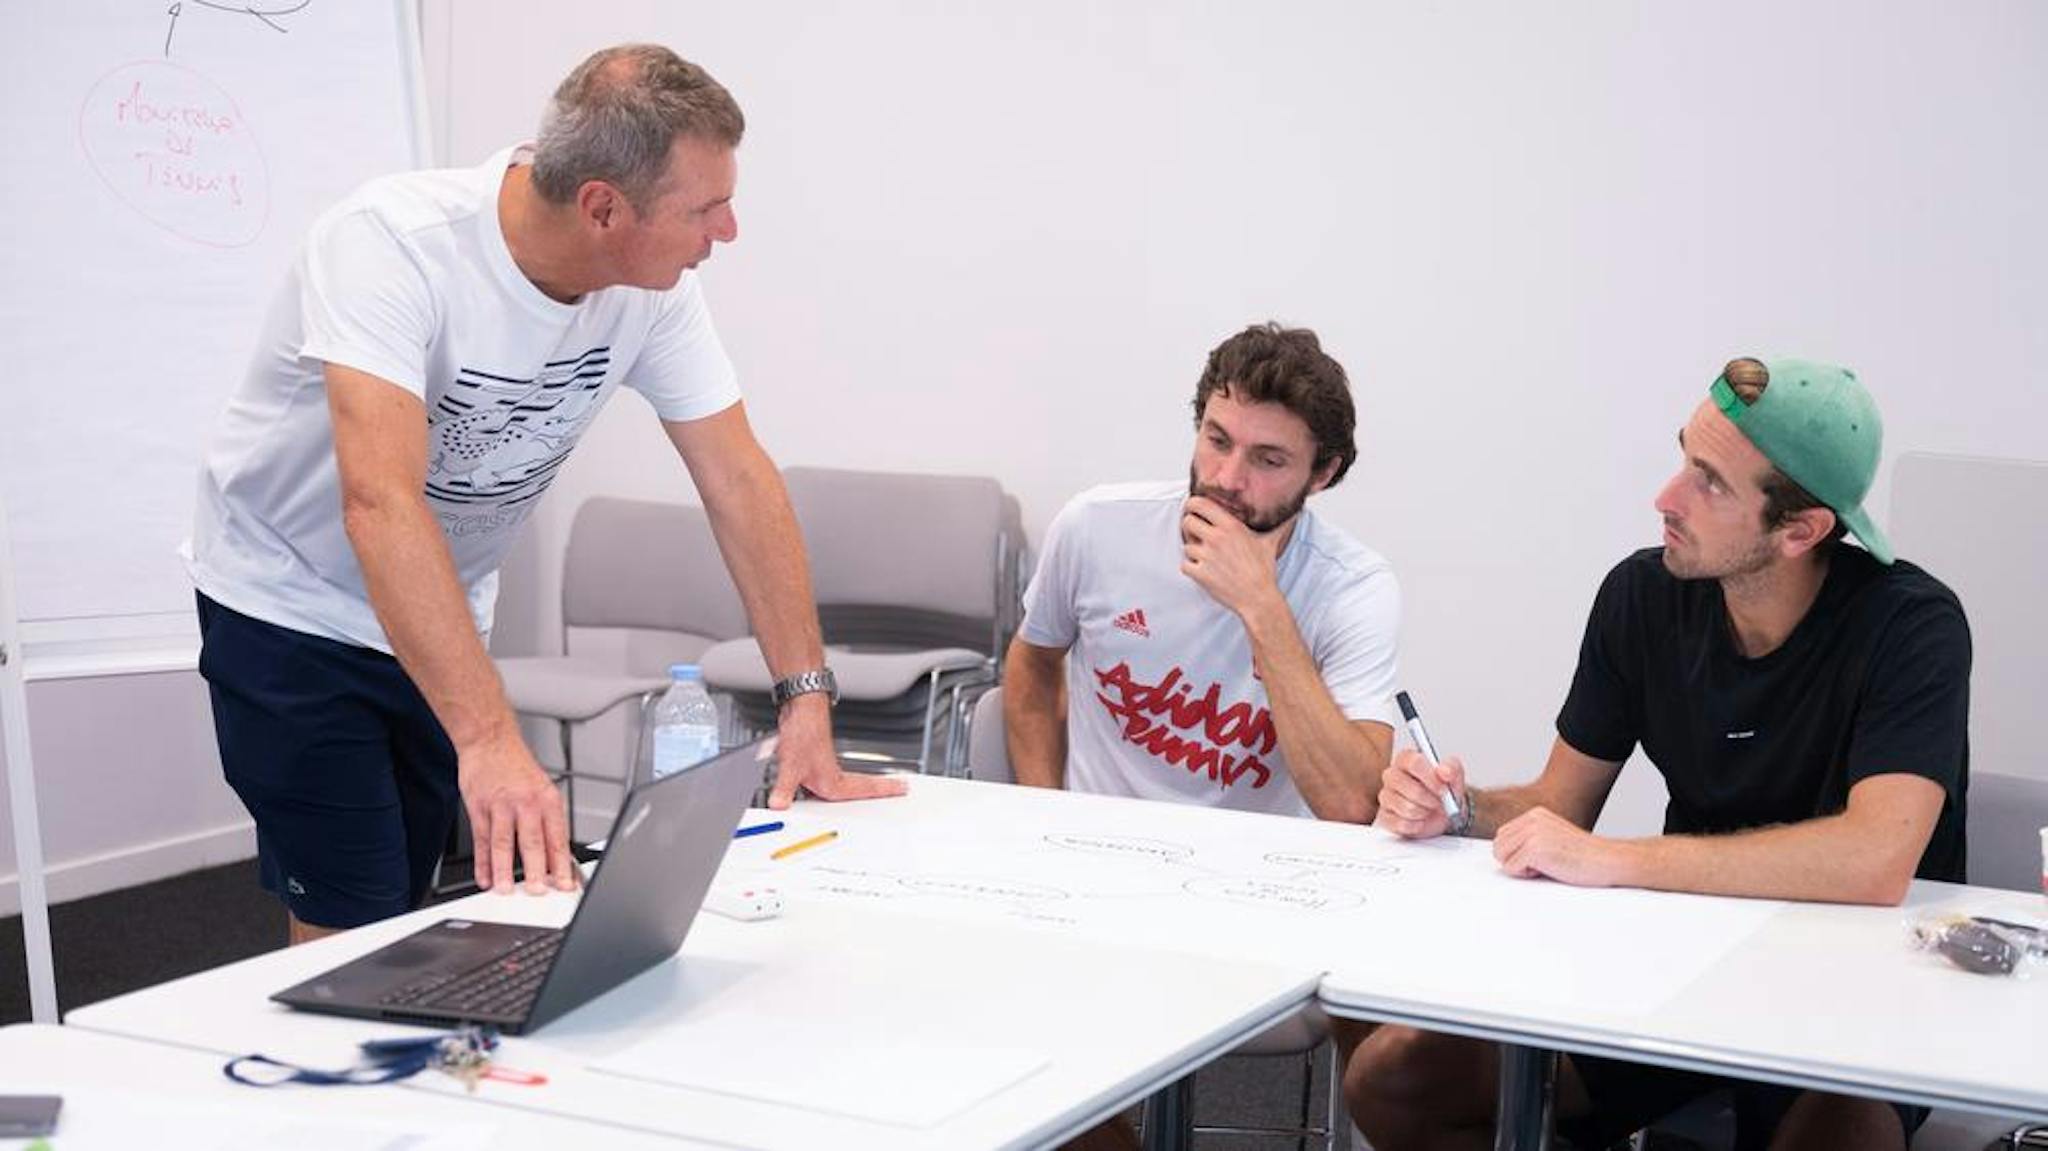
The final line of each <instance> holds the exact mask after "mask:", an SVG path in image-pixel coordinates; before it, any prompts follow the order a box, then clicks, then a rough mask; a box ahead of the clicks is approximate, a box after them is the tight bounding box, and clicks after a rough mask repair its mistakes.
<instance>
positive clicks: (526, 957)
mask: <svg viewBox="0 0 2048 1151" xmlns="http://www.w3.org/2000/svg"><path fill="white" fill-rule="evenodd" d="M561 949H562V933H561V932H559V931H556V932H551V933H549V934H547V935H543V936H541V937H539V938H537V939H530V940H527V941H526V942H525V943H522V944H520V945H519V946H517V947H514V948H513V949H512V950H510V951H507V952H504V953H503V954H500V955H499V956H497V957H496V958H494V959H492V960H491V961H490V962H488V963H485V964H483V965H481V966H478V967H474V968H471V969H470V970H468V971H465V972H462V973H460V974H455V975H431V976H428V977H427V978H425V979H421V980H418V981H416V982H413V983H409V984H407V985H406V986H404V987H401V988H399V989H398V990H396V991H393V992H392V993H390V994H389V995H386V996H385V997H384V999H383V1001H382V1002H383V1004H384V1005H385V1006H386V1007H431V1008H435V1009H437V1010H441V1011H452V1012H460V1013H463V1014H466V1015H505V1016H519V1015H524V1014H526V1011H527V1009H528V1008H530V1007H532V1006H533V998H534V996H535V995H537V994H539V992H540V982H541V980H543V979H546V978H547V974H548V968H550V967H552V966H554V963H555V953H556V952H558V951H560V950H561Z"/></svg>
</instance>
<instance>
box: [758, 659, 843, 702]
mask: <svg viewBox="0 0 2048 1151" xmlns="http://www.w3.org/2000/svg"><path fill="white" fill-rule="evenodd" d="M814 691H822V692H824V693H825V702H826V703H827V704H828V705H829V704H836V703H838V702H839V681H838V680H836V679H834V678H832V669H831V668H829V667H821V668H818V669H816V670H814V671H800V672H797V673H796V674H795V675H791V676H784V677H783V678H781V679H778V680H776V681H775V686H774V687H773V688H770V689H769V691H768V696H769V698H770V699H772V700H774V701H775V710H777V711H781V710H782V705H783V704H785V703H788V702H789V701H790V700H793V699H795V698H796V697H797V696H800V695H809V694H811V693H812V692H814Z"/></svg>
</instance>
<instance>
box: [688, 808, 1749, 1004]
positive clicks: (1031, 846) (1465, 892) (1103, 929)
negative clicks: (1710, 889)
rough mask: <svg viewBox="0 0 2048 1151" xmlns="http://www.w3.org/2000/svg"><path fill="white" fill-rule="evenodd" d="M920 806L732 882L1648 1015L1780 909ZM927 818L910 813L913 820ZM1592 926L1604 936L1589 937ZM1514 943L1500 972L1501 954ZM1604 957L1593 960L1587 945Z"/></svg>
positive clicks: (1307, 844) (1483, 862) (1197, 816)
mask: <svg viewBox="0 0 2048 1151" xmlns="http://www.w3.org/2000/svg"><path fill="white" fill-rule="evenodd" d="M912 786H913V788H915V789H916V790H917V792H918V794H917V795H916V796H915V797H914V799H913V800H912V801H911V802H907V803H902V804H874V805H861V806H858V807H844V808H836V809H829V810H822V811H821V810H820V809H818V808H808V809H803V808H800V809H796V810H794V811H791V812H787V813H783V814H784V817H785V818H786V819H788V820H789V828H788V831H787V832H786V833H785V835H784V836H763V837H760V839H761V840H768V841H780V840H783V839H787V840H788V841H790V842H794V841H795V840H796V839H801V838H803V837H805V836H809V835H812V834H814V833H816V832H817V831H820V830H825V829H828V828H830V829H835V830H839V831H840V832H841V834H840V837H839V838H838V839H837V840H836V841H834V842H833V843H832V844H830V845H829V846H827V847H822V848H817V849H813V850H810V851H806V852H802V853H800V854H798V855H794V856H790V857H788V858H786V859H783V860H770V859H769V858H768V853H769V852H770V851H772V850H773V849H774V848H775V847H777V846H780V845H781V843H780V842H765V843H762V842H755V841H741V842H740V843H738V844H735V845H734V848H733V851H732V854H731V855H730V856H729V857H728V859H727V865H726V866H727V870H726V873H725V874H726V876H727V877H730V878H732V879H739V880H744V881H745V882H749V883H758V884H767V885H772V886H775V887H777V888H779V889H780V890H781V891H782V892H783V894H784V896H785V899H786V900H787V901H788V902H789V904H790V906H791V908H792V910H793V911H796V910H800V906H801V903H802V902H803V901H804V900H806V899H818V900H825V901H841V902H858V903H861V904H863V905H865V906H871V907H877V908H883V909H887V910H892V911H898V912H902V913H904V914H910V915H919V916H929V917H936V918H941V919H946V920H953V921H959V920H963V919H964V920H968V921H997V922H1006V923H1012V924H1020V925H1025V926H1030V927H1036V928H1039V929H1043V930H1050V931H1058V932H1064V933H1071V934H1075V935H1079V936H1083V937H1088V938H1099V939H1108V940H1118V941H1124V942H1139V943H1146V944H1151V945H1156V946H1169V947H1171V946H1174V945H1176V942H1177V941H1187V943H1188V945H1189V946H1190V947H1191V948H1199V949H1201V950H1204V951H1207V952H1211V953H1216V952H1222V953H1227V954H1231V955H1234V956H1237V957H1240V958H1249V959H1263V960H1268V961H1285V962H1301V961H1303V960H1308V961H1311V962H1314V963H1316V964H1318V965H1319V966H1321V967H1323V969H1325V970H1327V971H1331V972H1338V973H1344V974H1346V975H1347V976H1349V977H1354V978H1361V979H1364V980H1365V981H1367V982H1369V983H1371V984H1372V985H1374V986H1375V987H1381V988H1384V989H1386V990H1388V991H1389V992H1390V993H1398V994H1400V995H1404V996H1412V997H1414V998H1417V999H1424V1000H1426V999H1430V998H1432V997H1438V996H1439V995H1440V993H1441V992H1442V991H1443V990H1445V989H1456V990H1457V991H1458V992H1460V996H1459V997H1460V998H1461V999H1463V998H1466V997H1467V996H1468V995H1469V993H1471V992H1472V991H1473V989H1474V988H1475V987H1476V988H1478V989H1479V991H1480V997H1481V998H1482V999H1485V1000H1487V1001H1489V1002H1493V1003H1496V1004H1497V1005H1498V1006H1499V1008H1500V1009H1501V1010H1503V1011H1507V1012H1510V1013H1512V1012H1513V1011H1515V1010H1516V1009H1518V1008H1521V1007H1529V1006H1534V1005H1537V1004H1543V1005H1552V1006H1555V1005H1566V1006H1572V1007H1584V1006H1587V1005H1592V1006H1593V1007H1594V1008H1595V1009H1596V1010H1598V1011H1599V1012H1600V1013H1602V1014H1609V1015H1615V1016H1631V1015H1638V1016H1639V1015H1642V1014H1645V1013H1648V1012H1652V1011H1655V1010H1657V1009H1658V1008H1659V1007H1660V1006H1662V1005H1663V1004H1665V1003H1666V1002H1668V1001H1669V1000H1671V999H1672V998H1673V997H1674V996H1677V995H1680V994H1682V993H1683V992H1684V990H1685V988H1686V987H1687V986H1688V985H1690V984H1691V983H1692V982H1693V981H1694V980H1696V979H1698V978H1699V977H1700V976H1701V975H1703V974H1705V973H1706V972H1707V971H1709V970H1710V969H1711V968H1712V967H1713V965H1714V964H1715V963H1717V962H1718V961H1720V960H1721V959H1722V958H1723V957H1725V956H1726V955H1727V954H1728V953H1729V951H1730V950H1731V949H1732V948H1735V947H1737V946H1739V945H1740V944H1741V942H1742V941H1743V940H1744V939H1745V938H1747V937H1748V936H1749V935H1750V934H1752V933H1753V932H1754V931H1755V930H1756V929H1757V928H1759V927H1761V926H1762V925H1763V923H1764V922H1765V921H1766V920H1767V919H1769V918H1770V917H1771V916H1772V915H1774V914H1776V913H1777V912H1778V911H1779V910H1781V909H1782V908H1783V906H1784V905H1783V904H1781V903H1777V902H1774V901H1770V900H1736V899H1716V898H1707V897H1697V896H1675V895H1669V894H1664V893H1649V892H1639V891H1626V890H1614V889H1604V890H1587V889H1580V888H1573V887H1570V886H1567V885H1565V884H1560V883H1553V882H1550V881H1547V880H1524V879H1515V878H1511V877H1509V876H1506V875H1504V874H1502V873H1501V871H1500V869H1499V868H1498V866H1496V865H1495V863H1494V861H1493V856H1492V851H1491V845H1490V844H1488V843H1486V842H1482V841H1472V840H1434V841H1428V842H1407V841H1403V840H1400V839H1398V838H1396V837H1394V836H1392V835H1389V834H1387V833H1385V832H1382V831H1379V830H1378V829H1375V828H1369V827H1357V826H1351V825H1343V824H1333V823H1323V822H1319V821H1315V820H1306V819H1286V818H1281V817H1272V816H1247V815H1242V814H1237V813H1230V812H1217V811H1208V810H1201V809H1194V808H1188V807H1182V806H1178V805H1173V804H1162V803H1145V802H1141V801H1127V802H1102V801H1100V800H1090V799H1089V798H1088V797H1077V796H1071V795H1067V794H1065V793H1061V792H1048V791H1040V790H1037V789H1030V788H995V787H989V786H986V785H975V784H966V783H959V782H955V781H947V780H922V779H920V780H914V781H912ZM912 825H914V826H912ZM1588 939H1593V940H1599V941H1601V942H1602V946H1600V947H1598V948H1595V949H1589V948H1588V947H1586V946H1585V945H1584V941H1586V940H1588ZM1501 949H1507V950H1510V951H1512V952H1514V954H1515V955H1516V957H1517V968H1518V973H1519V974H1518V977H1517V978H1516V979H1515V980H1514V981H1513V982H1512V984H1511V985H1500V980H1499V979H1498V972H1499V970H1500V968H1499V965H1498V962H1497V960H1496V959H1495V958H1492V956H1495V955H1497V953H1498V951H1500V950H1501ZM1589 952H1590V953H1591V954H1590V955H1589Z"/></svg>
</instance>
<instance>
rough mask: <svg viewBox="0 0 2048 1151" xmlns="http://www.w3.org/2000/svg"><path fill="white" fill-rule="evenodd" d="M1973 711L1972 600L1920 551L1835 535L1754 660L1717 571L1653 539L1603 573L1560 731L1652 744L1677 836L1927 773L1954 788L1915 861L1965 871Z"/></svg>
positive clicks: (1944, 872)
mask: <svg viewBox="0 0 2048 1151" xmlns="http://www.w3.org/2000/svg"><path fill="white" fill-rule="evenodd" d="M1969 712H1970V628H1969V624H1968V623H1967V622H1966V621H1965V620H1964V618H1963V607H1962V604H1961V603H1959V602H1958V601H1957V600H1956V597H1955V593H1953V592H1951V591H1949V590H1948V588H1946V587H1944V586H1943V585H1942V584H1941V582H1940V581H1939V580H1937V579H1935V578H1934V577H1933V576H1930V575H1928V574H1927V573H1926V572H1924V571H1921V570H1920V569H1919V568H1917V567H1915V566H1913V565H1912V564H1909V563H1905V562H1903V561H1901V562H1898V563H1894V564H1892V565H1891V566H1889V567H1886V566H1884V565H1882V564H1879V563H1878V562H1877V561H1876V560H1874V559H1872V558H1871V557H1870V555H1869V553H1867V552H1865V551H1863V550H1862V549H1861V548H1855V547H1849V546H1837V547H1836V548H1835V549H1834V555H1833V557H1832V559H1831V561H1830V563H1829V566H1828V574H1827V579H1826V581H1825V582H1824V583H1823V584H1822V586H1821V590H1820V594H1819V596H1817V597H1816V598H1815V599H1814V602H1813V607H1812V608H1811V609H1809V610H1808V611H1807V613H1806V617H1805V618H1804V619H1802V620H1800V621H1799V625H1798V626H1797V627H1795V628H1794V629H1793V630H1792V634H1791V635H1790V636H1789V637H1787V639H1786V640H1785V642H1784V643H1783V644H1781V645H1779V647H1778V648H1777V650H1775V651H1772V652H1771V653H1769V654H1768V655H1765V656H1763V657H1761V658H1759V659H1749V658H1746V657H1744V656H1743V655H1742V654H1741V653H1740V652H1739V651H1737V649H1736V647H1735V641H1734V637H1733V636H1732V634H1731V633H1730V625H1729V622H1728V612H1727V608H1726V606H1725V604H1724V603H1723V601H1722V598H1721V585H1720V582H1719V581H1717V580H1711V579H1700V580H1681V579H1679V578H1677V577H1676V576H1673V575H1672V574H1671V573H1670V572H1669V571H1668V570H1666V569H1665V567H1664V551H1663V549H1662V548H1646V549H1644V550H1643V551H1639V552H1637V553H1636V554H1634V555H1632V556H1630V557H1628V558H1627V559H1625V560H1623V561H1621V563H1619V564H1617V565H1616V566H1615V568H1614V570H1613V571H1611V572H1609V573H1608V575H1607V579H1606V582H1604V583H1602V584H1601V585H1600V594H1599V596H1598V597H1597V598H1596V599H1595V600H1594V601H1593V612H1592V616H1591V618H1589V619H1588V620H1587V621H1586V638H1585V642H1584V643H1583V644H1582V645H1581V646H1580V649H1579V667H1578V671H1577V672H1576V673H1575V674H1574V675H1573V676H1572V690H1571V694H1570V696H1568V697H1567V698H1566V699H1565V703H1564V707H1563V709H1562V710H1560V711H1559V712H1558V715H1557V733H1558V735H1559V736H1560V737H1562V738H1563V739H1564V741H1565V742H1566V743H1568V744H1570V745H1571V746H1572V747H1574V748H1576V749H1577V750H1578V751H1580V752H1581V753H1583V754H1585V755H1589V756H1592V757H1594V758H1596V759H1603V760H1609V761H1611V762H1615V763H1620V762H1622V761H1623V760H1626V759H1627V758H1628V757H1629V754H1630V753H1631V752H1632V751H1634V750H1635V747H1636V744H1638V743H1641V744H1642V747H1643V751H1644V753H1645V754H1647V755H1648V756H1649V757H1650V761H1651V762H1652V763H1654V764H1656V765H1657V770H1658V771H1660V772H1662V773H1663V774H1664V782H1665V785H1666V786H1667V787H1668V788H1669V789H1670V792H1671V802H1670V805H1669V806H1668V807H1666V808H1665V810H1664V830H1665V831H1666V832H1667V833H1675V834H1712V833H1716V832H1729V831H1739V830H1742V829H1745V828H1753V827H1763V826H1766V825H1770V824H1780V823H1796V822H1799V821H1800V820H1805V819H1812V818H1814V817H1816V816H1822V815H1832V814H1835V813H1837V812H1839V811H1841V810H1842V809H1843V807H1844V806H1846V805H1847V803H1848V801H1849V789H1850V788H1851V787H1853V786H1854V785H1855V784H1856V783H1858V782H1859V781H1861V780H1863V779H1866V778H1868V777H1870V776H1873V775H1884V774H1889V773H1893V772H1904V773H1907V774H1909V775H1919V776H1924V777H1926V778H1928V779H1931V780H1933V781H1934V782H1936V783H1938V784H1940V785H1941V787H1942V790H1943V791H1944V792H1946V793H1947V796H1948V799H1947V801H1946V802H1945V803H1944V804H1943V805H1942V809H1941V820H1940V822H1938V823H1937V824H1935V827H1934V834H1933V836H1932V837H1931V838H1930V839H1929V840H1928V843H1927V850H1926V851H1925V852H1924V853H1922V855H1921V857H1920V867H1919V871H1918V875H1919V876H1920V878H1922V879H1945V880H1952V881H1956V882H1961V881H1962V879H1963V861H1964V845H1963V812H1964V796H1965V793H1966V792H1967V790H1968V787H1969V764H1970V739H1969V724H1968V720H1969Z"/></svg>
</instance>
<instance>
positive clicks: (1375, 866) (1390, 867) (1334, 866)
mask: <svg viewBox="0 0 2048 1151" xmlns="http://www.w3.org/2000/svg"><path fill="white" fill-rule="evenodd" d="M1266 862H1267V863H1272V864H1277V865H1279V866H1281V867H1289V868H1303V869H1306V870H1309V871H1335V872H1341V873H1343V874H1345V875H1361V876H1365V877H1367V878H1370V879H1387V878H1391V877H1393V876H1396V875H1399V874H1401V865H1400V864H1398V863H1389V862H1387V861H1386V860H1383V859H1348V858H1346V857H1344V856H1341V855H1317V854H1315V853H1313V852H1306V851H1269V852H1267V853H1266Z"/></svg>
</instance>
